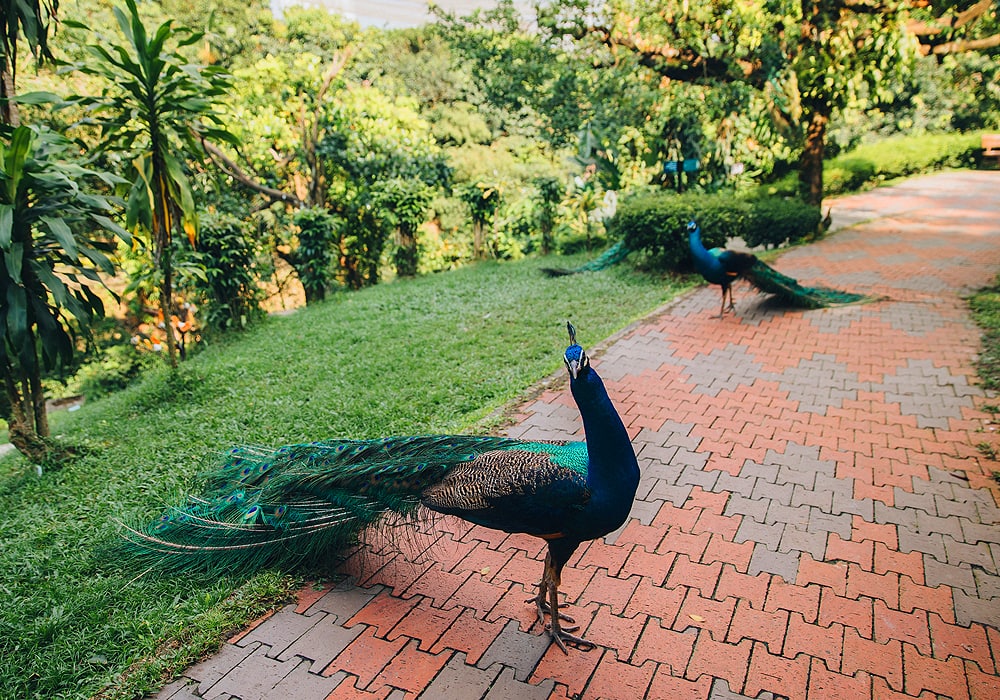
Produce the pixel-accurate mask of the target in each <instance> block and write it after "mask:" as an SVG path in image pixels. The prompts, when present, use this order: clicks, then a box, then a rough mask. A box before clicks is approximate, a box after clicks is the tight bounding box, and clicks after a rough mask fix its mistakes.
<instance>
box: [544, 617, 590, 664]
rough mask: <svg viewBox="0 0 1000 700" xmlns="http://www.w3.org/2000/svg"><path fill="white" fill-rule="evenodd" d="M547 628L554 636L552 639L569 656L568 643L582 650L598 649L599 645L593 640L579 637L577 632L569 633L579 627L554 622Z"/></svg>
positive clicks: (551, 635) (550, 634)
mask: <svg viewBox="0 0 1000 700" xmlns="http://www.w3.org/2000/svg"><path fill="white" fill-rule="evenodd" d="M547 629H548V631H549V636H550V637H552V641H553V642H555V643H556V645H557V646H558V647H559V648H560V649H562V653H564V654H566V655H567V656H569V649H567V648H566V645H567V644H570V645H571V646H573V648H574V649H579V650H580V651H590V650H591V649H596V648H597V645H596V644H594V643H593V642H588V641H587V640H586V639H584V638H583V637H578V636H577V635H575V634H569V633H570V632H571V631H573V630H577V629H579V627H578V626H577V627H563V626H562V625H560V624H558V622H554V623H553V624H552V625H548V626H547Z"/></svg>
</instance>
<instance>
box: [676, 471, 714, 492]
mask: <svg viewBox="0 0 1000 700" xmlns="http://www.w3.org/2000/svg"><path fill="white" fill-rule="evenodd" d="M718 478H719V472H717V471H711V472H706V471H704V470H703V469H702V468H701V467H692V466H687V467H684V470H683V471H682V472H681V475H680V476H679V477H678V478H677V485H678V486H700V487H701V488H702V490H704V491H711V490H712V489H713V487H714V486H715V482H716V481H717V480H718Z"/></svg>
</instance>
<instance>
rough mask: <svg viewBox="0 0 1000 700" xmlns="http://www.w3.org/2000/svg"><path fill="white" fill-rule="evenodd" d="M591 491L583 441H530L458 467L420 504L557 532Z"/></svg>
mask: <svg viewBox="0 0 1000 700" xmlns="http://www.w3.org/2000/svg"><path fill="white" fill-rule="evenodd" d="M590 495H591V494H590V489H589V488H588V486H587V446H586V444H585V443H582V442H569V443H526V444H524V445H521V446H518V447H515V448H512V449H499V450H494V451H491V452H485V453H483V454H481V455H479V456H478V457H477V458H476V459H474V460H472V461H470V462H465V463H463V464H461V465H459V466H458V467H456V468H455V469H453V470H451V471H450V472H448V474H447V475H445V477H444V478H443V479H441V481H439V482H437V483H436V484H434V485H432V486H430V487H428V488H427V489H426V490H425V491H424V493H423V498H422V502H423V503H424V505H426V506H427V507H428V508H431V509H433V510H436V511H438V512H441V513H448V514H451V515H458V516H460V517H462V518H464V519H466V520H469V521H472V522H474V523H477V524H479V525H483V526H485V527H490V528H494V529H497V530H504V531H506V532H526V533H528V534H531V535H539V536H554V535H558V534H561V530H562V528H564V527H565V525H566V523H567V522H568V521H571V520H572V517H573V515H575V514H579V513H580V512H581V511H582V510H583V509H584V508H585V507H586V505H587V503H589V501H590Z"/></svg>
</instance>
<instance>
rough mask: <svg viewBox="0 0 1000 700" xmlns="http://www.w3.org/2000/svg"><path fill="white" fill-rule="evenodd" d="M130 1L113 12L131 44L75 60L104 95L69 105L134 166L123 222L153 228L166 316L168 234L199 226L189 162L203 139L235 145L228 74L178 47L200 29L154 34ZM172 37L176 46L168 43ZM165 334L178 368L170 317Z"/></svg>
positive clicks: (199, 153)
mask: <svg viewBox="0 0 1000 700" xmlns="http://www.w3.org/2000/svg"><path fill="white" fill-rule="evenodd" d="M125 4H126V8H127V13H126V12H125V11H123V10H122V9H121V8H118V7H116V8H114V14H115V18H116V20H117V21H118V26H119V28H120V29H121V31H122V33H123V34H124V36H125V39H126V40H127V43H126V44H116V43H113V42H110V41H109V40H102V41H101V43H100V44H93V45H90V46H88V47H87V49H88V51H89V53H90V57H91V60H89V61H81V62H79V63H77V64H75V66H74V67H75V68H76V69H77V70H79V71H81V72H82V73H84V74H87V75H92V76H96V77H98V78H102V79H104V81H105V83H106V87H105V89H104V90H103V93H102V94H101V95H98V96H75V97H73V98H71V99H70V100H69V101H68V103H69V104H77V105H79V106H82V107H84V108H86V109H87V110H88V112H89V116H88V117H87V119H86V122H85V123H90V124H96V125H98V126H99V127H100V131H101V136H102V137H103V140H102V143H101V148H102V149H104V150H107V151H115V152H116V153H117V154H121V156H122V158H123V160H125V161H126V162H129V164H130V166H131V169H132V171H133V173H134V175H133V179H132V187H131V190H130V192H129V195H128V199H127V211H126V226H127V227H128V228H129V230H136V229H137V228H138V229H139V230H142V231H144V232H146V233H148V235H149V237H150V239H151V240H150V243H151V248H152V252H153V260H154V262H155V264H156V266H157V268H158V269H159V271H160V275H161V278H160V310H161V312H162V315H163V317H164V318H169V317H170V316H171V315H172V312H173V311H174V309H173V257H172V254H173V249H172V246H171V240H172V239H173V236H174V233H175V232H176V231H178V230H180V229H182V230H183V231H184V233H185V234H186V235H187V237H188V239H189V240H190V242H191V243H192V245H193V244H194V242H195V240H196V238H197V231H198V215H197V209H196V206H195V200H194V194H193V192H192V189H191V184H190V181H189V177H188V174H187V172H186V170H185V160H186V159H187V158H189V157H190V158H193V159H200V158H202V157H203V156H204V146H203V140H204V139H212V140H215V141H226V142H230V143H233V144H234V145H235V143H236V139H235V137H233V136H232V135H231V134H230V133H229V132H228V131H227V130H226V129H225V128H224V126H223V122H222V119H221V118H220V116H219V115H218V113H217V112H216V109H215V104H214V102H215V100H216V99H218V98H219V97H220V96H221V95H223V94H225V92H226V90H227V88H228V86H229V80H228V76H226V75H225V74H224V73H222V72H221V70H220V69H218V68H214V67H211V66H209V67H204V66H200V65H197V64H194V63H191V62H189V61H188V60H187V59H186V58H185V57H184V56H183V55H181V54H180V53H179V52H178V49H180V48H181V47H184V46H188V45H190V44H193V43H195V42H198V41H199V40H200V39H201V37H202V34H200V33H198V32H193V31H191V30H189V29H186V28H181V27H177V28H175V27H174V26H173V25H172V24H171V22H170V21H167V22H164V23H163V24H161V25H160V26H159V28H158V29H157V30H156V32H155V34H153V35H152V37H150V36H149V35H148V33H147V31H146V28H145V26H144V25H143V22H142V19H141V18H140V17H139V12H138V10H137V8H136V4H135V0H125ZM77 26H78V25H77ZM168 42H175V43H176V47H175V48H174V49H168V48H167V43H168ZM165 333H166V341H167V358H168V361H169V362H170V364H171V366H176V364H177V341H176V338H175V337H174V332H173V330H172V328H171V327H170V324H169V323H168V324H166V327H165Z"/></svg>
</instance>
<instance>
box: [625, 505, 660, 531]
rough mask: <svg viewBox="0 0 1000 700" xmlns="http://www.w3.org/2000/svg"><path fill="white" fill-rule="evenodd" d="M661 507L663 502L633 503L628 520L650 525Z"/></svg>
mask: <svg viewBox="0 0 1000 700" xmlns="http://www.w3.org/2000/svg"><path fill="white" fill-rule="evenodd" d="M662 505H663V501H660V500H655V501H649V500H643V501H639V500H636V501H633V502H632V510H631V511H630V512H629V517H630V518H635V519H636V520H638V521H639V522H641V523H642V524H643V525H647V526H648V525H651V524H652V523H653V518H655V517H656V514H657V513H659V512H660V506H662Z"/></svg>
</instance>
